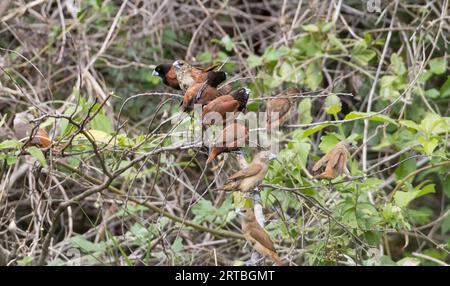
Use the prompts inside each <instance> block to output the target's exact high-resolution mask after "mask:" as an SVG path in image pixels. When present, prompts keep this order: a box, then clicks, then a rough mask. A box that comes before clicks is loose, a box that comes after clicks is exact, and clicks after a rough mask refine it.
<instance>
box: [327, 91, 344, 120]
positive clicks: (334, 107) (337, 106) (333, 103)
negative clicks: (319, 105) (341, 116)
mask: <svg viewBox="0 0 450 286" xmlns="http://www.w3.org/2000/svg"><path fill="white" fill-rule="evenodd" d="M324 107H325V112H326V113H328V114H334V115H336V114H338V113H339V112H341V109H342V103H341V99H340V98H339V97H338V96H337V95H335V94H332V95H330V96H327V98H326V99H325V104H324Z"/></svg>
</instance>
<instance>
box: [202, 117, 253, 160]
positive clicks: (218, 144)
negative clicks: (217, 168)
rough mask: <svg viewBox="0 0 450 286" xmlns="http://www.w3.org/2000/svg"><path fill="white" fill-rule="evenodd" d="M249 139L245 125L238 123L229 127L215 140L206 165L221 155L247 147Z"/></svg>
mask: <svg viewBox="0 0 450 286" xmlns="http://www.w3.org/2000/svg"><path fill="white" fill-rule="evenodd" d="M247 139H248V130H247V128H246V127H245V126H244V125H242V124H240V123H236V122H235V123H232V124H230V125H228V126H227V127H225V128H224V129H223V130H222V132H221V133H220V134H219V136H218V137H217V139H216V140H215V143H214V144H213V146H212V148H211V149H210V151H209V156H208V160H207V161H206V164H208V163H209V162H211V161H212V160H214V158H216V157H217V155H219V154H222V153H226V152H232V151H237V150H239V149H240V148H241V147H243V146H245V142H246V141H247Z"/></svg>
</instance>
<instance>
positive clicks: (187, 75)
mask: <svg viewBox="0 0 450 286" xmlns="http://www.w3.org/2000/svg"><path fill="white" fill-rule="evenodd" d="M172 66H173V67H174V69H175V72H176V76H177V79H178V83H179V84H180V87H181V89H182V90H183V91H184V92H186V91H187V90H188V88H189V87H191V86H192V85H193V84H195V83H204V82H205V81H206V80H207V78H208V77H209V79H210V80H211V81H213V82H214V83H216V82H217V81H219V80H220V79H222V78H223V80H222V81H221V82H223V81H224V80H225V79H226V73H225V72H223V71H214V70H215V69H216V68H217V67H218V66H219V65H218V64H216V65H212V66H210V67H207V68H198V67H194V66H192V65H190V64H189V63H187V62H185V61H182V60H176V61H175V62H173V64H172ZM219 84H220V82H219V83H218V84H217V85H216V87H217V86H218V85H219Z"/></svg>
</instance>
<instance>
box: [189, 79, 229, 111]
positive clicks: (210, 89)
mask: <svg viewBox="0 0 450 286" xmlns="http://www.w3.org/2000/svg"><path fill="white" fill-rule="evenodd" d="M225 79H226V75H225V74H217V73H214V72H211V71H210V72H208V74H207V77H206V80H205V82H198V83H194V84H193V85H192V86H190V87H189V88H188V89H187V90H186V92H185V93H184V95H183V101H182V102H181V109H182V111H184V112H190V111H192V109H193V108H194V104H196V103H198V104H201V105H202V106H203V105H206V104H208V103H209V102H211V101H212V100H214V99H216V98H217V97H219V96H220V95H221V94H220V92H219V91H218V90H217V86H218V85H219V84H220V83H221V82H223V81H224V80H225Z"/></svg>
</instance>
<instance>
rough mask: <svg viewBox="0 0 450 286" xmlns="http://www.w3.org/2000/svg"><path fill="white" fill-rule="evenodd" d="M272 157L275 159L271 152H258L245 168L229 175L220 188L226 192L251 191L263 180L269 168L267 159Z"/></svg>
mask: <svg viewBox="0 0 450 286" xmlns="http://www.w3.org/2000/svg"><path fill="white" fill-rule="evenodd" d="M272 159H275V155H274V154H272V153H271V152H269V151H262V152H259V153H258V154H257V155H256V157H255V158H254V159H253V161H252V162H251V163H250V164H249V165H248V166H247V168H244V169H242V170H240V171H238V172H236V173H234V174H233V175H231V176H230V177H229V178H228V179H227V181H226V182H225V185H224V186H223V188H222V189H221V190H222V191H226V192H228V191H241V192H244V193H245V192H249V191H252V190H253V189H254V188H255V187H257V186H259V185H260V184H261V182H262V181H263V180H264V177H265V176H266V174H267V170H268V169H269V161H270V160H272Z"/></svg>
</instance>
